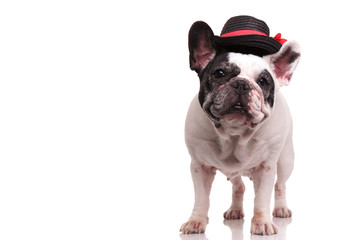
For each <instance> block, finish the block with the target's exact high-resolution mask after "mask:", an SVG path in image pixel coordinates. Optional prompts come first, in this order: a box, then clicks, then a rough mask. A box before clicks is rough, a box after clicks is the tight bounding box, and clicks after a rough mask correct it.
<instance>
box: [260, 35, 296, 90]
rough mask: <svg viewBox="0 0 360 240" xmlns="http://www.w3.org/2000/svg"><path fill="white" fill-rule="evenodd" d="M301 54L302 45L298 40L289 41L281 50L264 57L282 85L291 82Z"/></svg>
mask: <svg viewBox="0 0 360 240" xmlns="http://www.w3.org/2000/svg"><path fill="white" fill-rule="evenodd" d="M300 54H301V50H300V45H299V44H298V43H297V42H296V41H287V42H285V43H284V45H283V46H282V47H281V49H280V51H279V52H277V53H274V54H272V55H267V56H265V57H264V59H265V60H266V61H268V63H269V65H270V68H271V70H272V71H273V72H274V73H275V76H276V78H277V80H278V82H279V84H280V86H286V85H288V84H289V83H290V80H291V77H292V74H293V72H294V71H295V68H296V66H297V65H298V63H299V60H300Z"/></svg>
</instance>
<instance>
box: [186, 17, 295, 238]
mask: <svg viewBox="0 0 360 240" xmlns="http://www.w3.org/2000/svg"><path fill="white" fill-rule="evenodd" d="M189 51H190V68H191V69H192V70H194V71H196V73H197V74H198V76H199V79H200V91H199V93H198V95H197V96H195V98H194V99H193V101H192V102H191V104H190V108H189V111H188V114H187V118H186V124H185V141H186V146H187V148H188V151H189V153H190V156H191V175H192V179H193V183H194V189H195V204H194V208H193V211H192V214H191V216H190V218H189V220H188V221H187V222H186V223H184V224H183V225H182V226H181V229H180V232H182V233H183V234H192V233H203V232H205V229H206V225H207V224H208V210H209V194H210V189H211V185H212V182H213V180H214V177H215V173H216V171H220V172H221V173H223V174H224V175H225V176H226V177H227V179H228V180H229V181H230V182H231V183H232V204H231V206H230V208H229V209H228V210H227V211H226V212H225V213H224V218H225V219H242V218H244V211H243V195H244V191H245V186H244V183H243V181H242V176H247V177H249V178H250V179H251V180H252V181H253V184H254V189H255V199H254V215H253V218H252V220H251V234H257V235H272V234H276V233H277V231H278V230H277V227H276V225H275V224H274V223H273V221H272V219H271V214H270V202H271V194H272V189H273V187H274V185H275V194H274V196H275V207H274V210H273V213H272V215H273V217H280V218H288V217H291V215H292V212H291V210H290V209H289V208H288V206H287V203H286V186H285V182H286V181H287V179H288V178H289V176H290V174H291V172H292V170H293V166H294V150H293V141H292V127H293V124H292V118H291V115H290V111H289V108H288V105H287V103H286V101H285V99H284V97H283V95H282V94H281V93H280V91H279V89H280V87H281V86H285V85H288V84H289V82H290V79H291V77H292V74H293V72H294V70H295V68H296V66H297V64H298V62H299V59H300V46H299V44H298V43H297V42H296V41H287V42H285V43H284V44H283V45H282V47H281V49H280V50H279V51H278V52H276V53H274V54H271V55H265V56H262V57H260V56H256V55H252V54H242V53H237V52H229V51H227V50H225V49H223V48H221V47H219V46H217V44H216V43H215V42H214V33H213V31H212V29H211V28H210V27H209V25H208V24H207V23H205V22H202V21H198V22H195V23H194V24H193V25H192V27H191V28H190V31H189ZM275 178H276V182H275Z"/></svg>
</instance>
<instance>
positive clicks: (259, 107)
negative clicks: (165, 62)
mask: <svg viewBox="0 0 360 240" xmlns="http://www.w3.org/2000/svg"><path fill="white" fill-rule="evenodd" d="M213 39H214V34H213V32H212V30H211V28H210V27H209V26H208V25H207V24H206V23H205V22H196V23H194V24H193V26H192V27H191V29H190V32H189V51H190V68H191V69H192V70H195V71H196V72H197V73H198V75H199V78H200V91H199V102H200V105H201V107H202V108H203V109H204V111H205V112H206V113H207V114H208V116H209V117H210V119H211V120H212V121H213V122H214V124H215V126H216V127H220V126H221V124H222V123H225V122H227V123H230V125H231V122H234V124H236V125H237V126H239V124H240V125H242V126H247V127H249V128H255V127H256V126H258V125H259V124H260V123H262V122H263V121H265V120H266V119H267V118H268V116H269V115H270V113H271V110H272V108H273V107H274V103H275V97H276V91H277V89H278V88H279V87H280V86H283V85H287V84H288V83H289V81H290V79H291V76H292V73H293V71H294V70H295V68H296V65H297V64H298V61H299V57H300V48H299V46H298V44H297V43H296V42H289V43H285V44H284V46H283V47H282V48H281V49H280V51H279V52H278V53H275V54H273V55H268V56H264V57H258V56H255V55H248V54H241V53H234V52H228V51H226V50H224V49H222V48H220V47H219V46H216V44H215V42H214V40H213Z"/></svg>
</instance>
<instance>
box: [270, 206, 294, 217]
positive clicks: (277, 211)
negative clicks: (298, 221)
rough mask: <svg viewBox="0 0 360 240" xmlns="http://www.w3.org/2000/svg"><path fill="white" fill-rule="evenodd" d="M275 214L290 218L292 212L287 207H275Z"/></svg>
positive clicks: (275, 215)
mask: <svg viewBox="0 0 360 240" xmlns="http://www.w3.org/2000/svg"><path fill="white" fill-rule="evenodd" d="M273 216H274V217H278V218H289V217H291V216H292V212H291V210H290V209H288V208H287V207H279V208H274V211H273Z"/></svg>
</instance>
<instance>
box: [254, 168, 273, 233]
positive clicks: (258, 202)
mask: <svg viewBox="0 0 360 240" xmlns="http://www.w3.org/2000/svg"><path fill="white" fill-rule="evenodd" d="M275 173H276V164H271V163H266V162H263V163H262V164H261V165H260V166H259V167H258V168H256V169H254V172H253V175H252V178H253V181H254V188H255V200H254V217H253V218H252V220H251V234H257V235H272V234H275V233H277V227H276V225H275V224H274V223H273V222H272V221H271V218H270V201H271V193H272V189H273V186H274V182H275Z"/></svg>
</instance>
